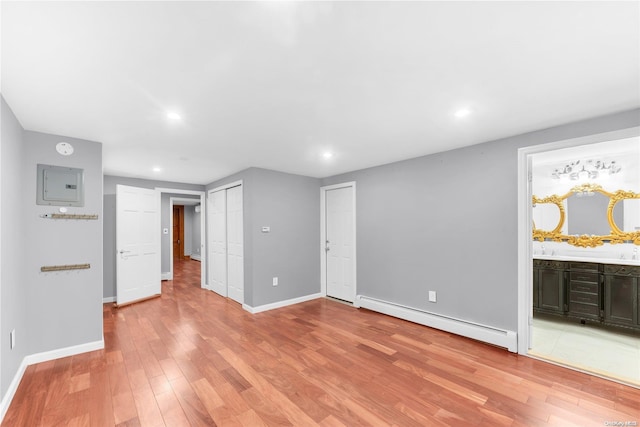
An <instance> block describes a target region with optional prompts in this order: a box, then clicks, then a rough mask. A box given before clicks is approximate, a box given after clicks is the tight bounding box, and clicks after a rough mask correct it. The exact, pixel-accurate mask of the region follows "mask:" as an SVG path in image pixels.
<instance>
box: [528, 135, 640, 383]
mask: <svg viewBox="0 0 640 427" xmlns="http://www.w3.org/2000/svg"><path fill="white" fill-rule="evenodd" d="M639 134H640V129H639V128H631V129H625V130H621V131H615V132H607V133H603V134H597V135H591V136H588V137H582V138H576V139H571V140H565V141H558V142H553V143H549V144H542V145H538V146H533V147H525V148H521V149H520V150H518V162H519V163H518V353H519V354H523V355H529V356H532V357H536V358H541V359H544V360H547V361H549V362H552V363H557V364H561V365H563V366H566V367H569V368H571V369H575V370H579V371H583V372H589V373H591V374H594V375H599V376H604V377H607V378H610V379H614V380H618V381H622V382H627V383H632V382H633V378H628V379H625V378H621V376H620V375H618V374H616V372H614V370H612V369H607V367H606V365H604V364H603V365H597V364H585V363H584V362H583V359H584V357H583V356H589V357H591V358H592V359H595V355H596V353H602V352H603V351H604V352H606V356H607V357H606V358H603V359H606V361H607V362H608V363H609V365H610V366H611V362H612V360H614V359H612V358H611V354H612V352H611V351H610V347H609V345H608V343H609V342H613V341H608V340H615V341H622V339H616V338H611V337H610V336H609V335H611V336H613V337H615V333H614V334H609V332H608V331H606V330H604V329H598V330H595V329H590V328H589V329H587V328H585V327H584V325H580V324H577V323H578V322H561V320H562V319H560V318H559V317H557V316H551V317H549V316H545V315H536V317H535V318H534V313H533V306H534V303H535V302H534V298H535V296H536V295H534V289H536V288H535V287H534V270H533V258H534V249H535V254H537V255H536V256H537V257H538V258H540V254H541V253H545V252H544V251H546V255H552V254H553V252H552V251H553V250H554V249H555V250H556V254H557V253H558V247H557V245H560V244H559V243H556V242H544V243H542V245H543V246H542V248H541V247H540V246H541V244H540V243H539V242H536V243H534V242H533V241H532V238H531V236H532V231H533V230H532V224H533V209H532V204H531V200H532V196H533V195H534V192H533V181H534V173H536V171H535V170H534V168H533V166H534V157H535V156H539V158H543V157H545V156H549V155H551V152H553V151H559V150H562V151H569V150H571V149H574V148H576V151H575V152H576V153H588V152H590V151H591V150H593V149H594V148H595V147H596V145H594V144H598V143H604V142H607V141H616V140H622V139H625V138H632V137H636V138H637V136H638V135H639ZM580 146H582V148H580V149H579V151H578V149H577V147H580ZM536 191H539V190H536ZM536 196H538V197H540V195H538V194H536ZM543 196H545V195H543ZM565 245H566V244H565ZM565 249H566V250H565ZM575 249H576V248H573V247H571V246H569V247H568V248H562V251H563V253H564V252H567V251H568V252H576V250H575ZM599 250H602V249H599ZM541 251H542V252H541ZM573 255H575V254H573V253H572V254H571V256H573ZM593 262H596V263H597V262H598V260H597V258H595V259H594V261H593ZM538 280H540V279H539V278H538ZM540 283H541V282H539V283H538V284H540ZM549 283H550V282H549ZM537 289H539V288H537ZM539 292H540V291H539V290H538V292H536V294H538V296H539ZM561 297H562V295H561ZM538 303H540V301H538ZM558 310H560V308H558ZM534 334H535V335H534ZM588 335H592V336H595V337H596V338H595V340H594V341H593V344H591V347H590V350H587V351H585V350H584V348H583V349H582V351H581V354H580V353H575V352H574V353H572V352H571V351H564V350H563V349H564V348H565V347H566V348H573V349H574V350H575V348H578V346H577V345H573V344H571V343H574V344H575V343H577V342H580V345H583V344H584V343H586V342H587V340H589V339H591V338H590V337H588ZM625 335H626V334H625ZM590 342H591V341H590ZM556 344H557V345H556ZM554 346H555V347H556V348H555V349H556V350H561V353H562V357H556V355H557V354H559V353H553V350H554V348H553V347H554ZM567 346H568V347H567ZM560 347H562V348H560ZM616 354H621V353H616ZM592 356H593V357H592ZM620 357H621V356H620ZM635 360H637V356H636V359H635ZM618 362H619V363H620V364H622V363H624V362H623V361H622V359H618ZM594 363H596V362H595V361H594ZM614 363H615V362H614Z"/></svg>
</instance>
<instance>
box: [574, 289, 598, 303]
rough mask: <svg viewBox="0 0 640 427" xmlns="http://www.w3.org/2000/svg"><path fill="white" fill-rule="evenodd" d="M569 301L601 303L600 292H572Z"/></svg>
mask: <svg viewBox="0 0 640 427" xmlns="http://www.w3.org/2000/svg"><path fill="white" fill-rule="evenodd" d="M569 301H571V302H572V303H575V302H579V303H584V304H594V305H599V304H600V298H599V297H598V294H587V293H584V292H571V293H570V295H569Z"/></svg>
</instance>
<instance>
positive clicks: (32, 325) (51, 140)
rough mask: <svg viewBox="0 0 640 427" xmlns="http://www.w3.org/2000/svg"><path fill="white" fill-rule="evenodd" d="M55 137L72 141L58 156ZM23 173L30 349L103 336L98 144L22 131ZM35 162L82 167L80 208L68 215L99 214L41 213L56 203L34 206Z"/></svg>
mask: <svg viewBox="0 0 640 427" xmlns="http://www.w3.org/2000/svg"><path fill="white" fill-rule="evenodd" d="M60 141H67V142H70V143H72V144H73V145H74V148H75V151H74V153H73V155H72V156H61V155H60V154H58V153H57V152H56V149H55V146H56V144H57V143H58V142H60ZM24 142H25V149H26V151H25V162H24V164H23V168H22V170H23V172H22V181H21V182H22V186H21V187H22V193H21V197H20V198H21V200H22V212H23V215H24V216H25V219H24V221H25V223H24V229H23V238H24V239H25V242H26V246H27V247H26V253H25V254H24V255H25V257H24V258H25V259H24V263H23V265H24V273H23V274H24V278H25V279H26V282H27V283H28V310H27V316H28V321H29V344H30V345H29V353H40V352H44V351H50V350H55V349H59V348H65V347H70V346H75V345H80V344H85V343H90V342H95V341H101V340H102V277H103V276H102V263H103V258H102V232H103V228H102V223H103V215H102V200H103V199H102V144H100V143H98V142H90V141H84V140H79V139H74V138H67V137H61V136H56V135H49V134H43V133H38V132H30V131H26V132H24ZM38 163H41V164H48V165H56V166H65V167H73V168H81V169H84V188H85V203H84V207H69V208H67V209H68V213H78V214H98V215H99V219H98V220H82V221H81V220H52V219H43V218H41V217H40V216H41V215H42V214H45V213H52V212H55V211H57V207H51V206H37V205H36V201H35V193H36V165H37V164H38ZM82 263H89V264H90V265H91V268H90V269H87V270H77V271H62V272H51V273H41V272H40V267H41V266H43V265H59V264H82Z"/></svg>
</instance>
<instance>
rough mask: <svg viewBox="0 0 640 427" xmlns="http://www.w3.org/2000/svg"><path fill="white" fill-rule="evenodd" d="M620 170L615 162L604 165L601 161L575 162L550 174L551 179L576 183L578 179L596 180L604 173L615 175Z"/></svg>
mask: <svg viewBox="0 0 640 427" xmlns="http://www.w3.org/2000/svg"><path fill="white" fill-rule="evenodd" d="M621 170H622V167H621V166H620V165H619V164H617V163H616V161H615V160H611V161H610V162H609V163H606V162H604V161H602V160H593V159H591V160H585V161H581V160H576V161H575V162H571V163H569V164H567V165H565V166H564V167H563V168H556V169H554V170H553V172H552V173H551V177H552V178H554V179H563V178H564V179H570V180H573V181H577V180H579V179H583V178H587V179H596V178H598V177H599V176H600V174H603V173H606V174H609V175H613V174H616V173H618V172H620V171H621Z"/></svg>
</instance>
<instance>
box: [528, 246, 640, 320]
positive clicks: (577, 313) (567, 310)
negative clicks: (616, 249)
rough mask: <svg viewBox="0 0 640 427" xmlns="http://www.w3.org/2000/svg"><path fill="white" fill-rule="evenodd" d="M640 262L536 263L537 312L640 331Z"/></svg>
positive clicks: (549, 259) (553, 259) (546, 259)
mask: <svg viewBox="0 0 640 427" xmlns="http://www.w3.org/2000/svg"><path fill="white" fill-rule="evenodd" d="M639 307H640V261H637V260H607V262H592V260H588V259H587V260H586V261H585V259H581V258H579V257H561V256H538V257H537V258H534V260H533V310H534V312H536V313H546V314H552V315H556V316H562V317H567V318H574V319H578V320H580V321H583V322H585V323H586V322H589V323H599V324H603V325H607V326H615V327H625V328H632V329H635V330H638V331H640V313H639Z"/></svg>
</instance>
